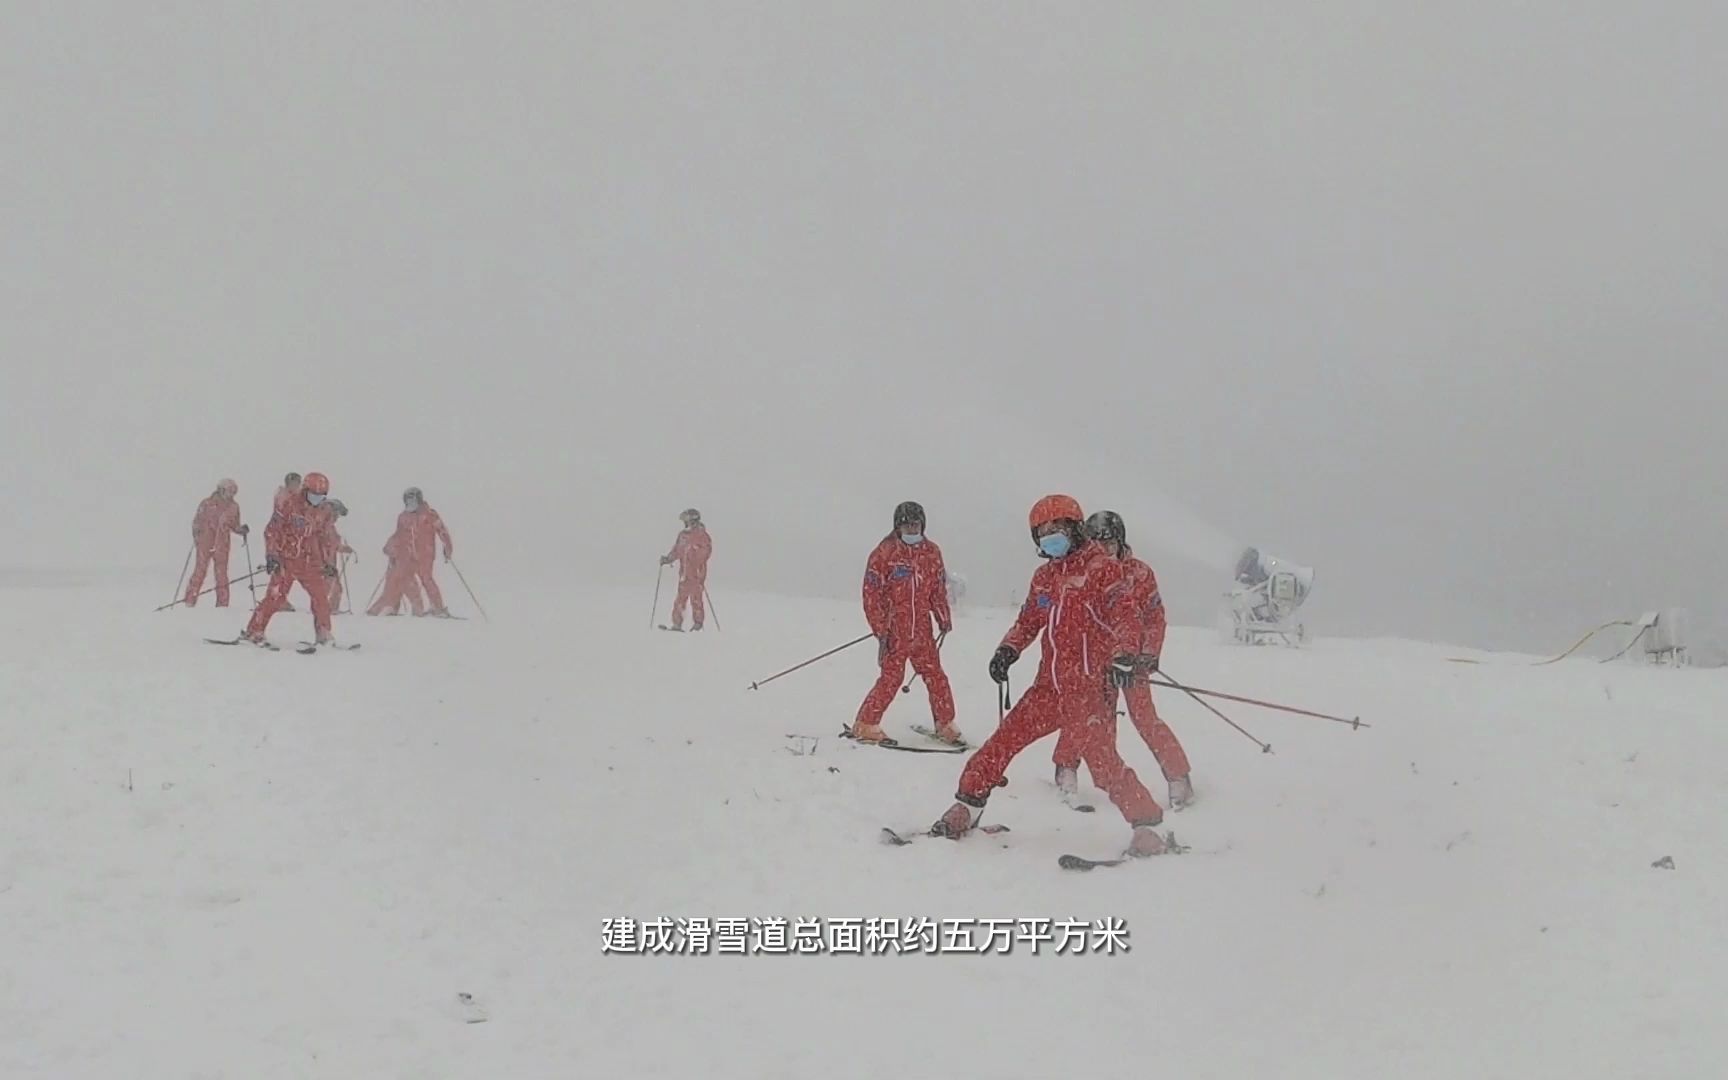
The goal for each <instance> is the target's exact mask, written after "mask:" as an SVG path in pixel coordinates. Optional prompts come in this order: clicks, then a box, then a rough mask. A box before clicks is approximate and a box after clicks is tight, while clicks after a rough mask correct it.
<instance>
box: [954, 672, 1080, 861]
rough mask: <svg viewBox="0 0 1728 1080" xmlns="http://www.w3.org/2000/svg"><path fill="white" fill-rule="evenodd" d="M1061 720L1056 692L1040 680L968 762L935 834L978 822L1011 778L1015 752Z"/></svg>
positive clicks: (961, 832)
mask: <svg viewBox="0 0 1728 1080" xmlns="http://www.w3.org/2000/svg"><path fill="white" fill-rule="evenodd" d="M1061 723H1062V717H1061V713H1060V712H1058V711H1057V699H1056V695H1055V692H1054V691H1052V690H1051V689H1049V688H1048V687H1045V686H1042V685H1040V684H1038V683H1034V684H1032V689H1030V690H1028V691H1026V693H1025V694H1024V695H1022V697H1021V698H1020V703H1019V704H1018V705H1015V706H1014V707H1013V708H1012V709H1010V710H1008V715H1007V716H1005V717H1003V719H1002V725H1001V726H1000V727H998V728H997V729H996V731H995V733H994V734H992V735H991V736H990V737H989V738H988V739H985V740H984V745H983V746H980V747H979V748H978V752H977V753H975V754H973V755H972V757H971V758H970V759H969V760H968V761H967V762H966V767H965V768H964V769H962V770H961V772H960V783H959V785H958V787H957V789H956V790H955V792H954V798H955V803H954V805H953V806H950V807H949V808H948V811H947V812H946V813H944V814H943V815H942V816H941V817H940V818H938V819H937V820H936V823H935V824H934V825H932V826H930V832H931V834H932V835H935V836H950V837H958V836H963V835H965V834H966V833H967V832H969V831H970V830H971V829H972V827H973V826H974V825H976V824H978V819H979V817H981V816H982V815H983V813H984V804H985V803H986V802H988V801H989V799H990V792H991V791H993V790H994V789H996V788H998V787H1001V786H1002V785H1004V784H1006V783H1007V782H1008V781H1007V779H1006V777H1005V775H1004V774H1005V773H1006V772H1007V770H1008V763H1009V762H1011V761H1013V760H1014V755H1016V754H1018V753H1019V752H1020V751H1022V750H1024V749H1026V748H1027V747H1028V746H1030V745H1032V744H1033V743H1034V742H1036V741H1038V740H1039V739H1041V738H1043V737H1044V736H1046V735H1048V734H1050V733H1051V732H1052V731H1055V730H1056V728H1057V727H1059V726H1060V725H1061Z"/></svg>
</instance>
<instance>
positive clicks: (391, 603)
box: [180, 472, 454, 645]
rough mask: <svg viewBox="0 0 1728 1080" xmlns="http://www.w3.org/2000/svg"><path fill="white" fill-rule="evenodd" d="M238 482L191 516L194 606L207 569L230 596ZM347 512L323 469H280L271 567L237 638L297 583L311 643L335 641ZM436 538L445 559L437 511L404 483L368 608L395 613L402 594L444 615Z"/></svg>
mask: <svg viewBox="0 0 1728 1080" xmlns="http://www.w3.org/2000/svg"><path fill="white" fill-rule="evenodd" d="M239 490H240V489H239V485H238V484H236V483H235V482H234V481H233V480H231V479H223V480H222V481H220V482H219V483H218V484H217V485H216V490H215V491H214V492H213V493H211V495H210V496H209V497H208V498H206V499H204V500H203V501H202V502H200V503H199V504H198V509H197V511H196V512H195V513H194V514H193V516H192V552H191V554H192V557H193V558H194V559H195V561H196V564H197V566H196V569H195V570H194V571H193V573H192V577H191V579H190V580H189V581H188V582H187V584H186V591H185V594H184V596H183V597H182V598H181V601H180V602H181V603H184V604H185V605H186V606H188V607H193V606H196V604H197V602H198V597H199V596H201V595H203V593H204V592H205V591H206V590H205V589H204V577H205V574H206V572H209V573H212V574H213V575H214V577H215V579H216V580H215V593H216V606H217V607H227V606H228V604H229V600H230V595H229V589H230V587H231V585H232V582H231V581H230V579H229V577H228V556H229V551H230V545H231V538H232V537H234V536H239V537H241V538H242V540H243V541H244V540H245V539H246V538H248V537H249V536H250V534H251V527H250V526H248V525H246V524H244V523H242V522H241V520H240V505H239V503H238V501H237V500H236V496H237V495H238V494H239ZM347 514H348V507H347V506H346V505H345V504H344V503H343V502H342V500H340V499H336V498H332V497H331V496H330V478H329V477H328V476H326V475H325V474H323V473H320V472H311V473H307V474H306V475H305V476H304V477H302V476H301V475H300V474H299V473H296V472H291V473H288V474H287V475H286V476H285V477H283V480H282V486H281V487H279V488H277V489H276V495H275V497H274V499H273V500H272V502H271V512H270V522H269V524H268V525H266V526H265V528H264V565H263V568H262V569H263V570H264V572H266V573H267V574H269V584H268V586H267V587H266V589H265V591H264V596H263V598H262V599H261V600H259V601H258V604H257V607H256V609H255V610H254V611H253V612H252V618H251V620H250V621H249V622H248V623H247V625H246V628H245V630H243V631H242V632H241V634H240V640H242V641H247V642H251V643H253V644H258V645H262V644H264V631H265V630H266V628H267V627H268V626H269V625H270V620H271V619H272V618H273V617H275V615H276V614H277V613H278V612H280V611H284V610H293V609H292V608H291V607H290V606H289V604H288V593H289V590H291V589H292V588H293V587H294V586H295V585H296V584H298V585H299V586H300V587H301V588H303V589H304V590H305V591H306V594H307V596H308V597H309V598H310V601H311V607H312V623H313V628H314V630H315V632H316V634H317V643H318V644H320V645H323V644H331V643H333V642H334V640H335V639H334V635H333V633H332V630H331V615H332V614H333V613H334V612H336V611H337V610H339V609H340V607H341V603H342V577H341V574H340V572H339V571H338V568H337V563H338V560H339V559H341V558H342V557H344V556H351V555H353V554H354V549H353V548H352V547H350V546H349V545H348V543H347V541H345V540H344V539H343V537H342V535H341V533H340V532H339V531H338V530H337V527H336V522H337V520H338V519H340V518H342V517H345V516H347ZM439 542H442V544H443V548H444V559H445V561H446V562H448V561H449V560H450V558H451V555H452V553H453V551H454V544H453V543H452V542H451V539H450V530H449V528H448V527H447V526H446V525H445V524H444V519H443V518H442V517H441V516H439V514H438V511H436V510H434V509H433V508H432V507H431V506H430V505H428V504H427V503H426V499H425V496H424V494H423V493H422V492H421V490H420V489H419V488H417V487H411V488H408V489H407V490H406V491H404V492H403V493H402V512H401V513H400V514H398V515H397V517H396V529H395V531H394V532H393V533H392V534H391V535H390V539H389V540H387V541H386V542H385V544H384V555H385V556H386V558H387V560H388V562H387V569H386V571H385V575H384V580H383V582H382V583H381V585H382V590H381V594H380V595H379V597H378V599H377V601H376V602H374V603H373V604H372V606H371V607H369V608H368V609H367V611H366V614H368V615H395V614H399V613H400V610H401V605H402V602H403V601H404V600H406V601H407V602H408V604H409V606H410V608H411V610H412V611H413V612H414V614H415V615H424V614H430V615H435V616H442V617H449V616H450V612H449V611H448V609H446V608H445V606H444V598H443V595H442V594H441V593H440V592H439V589H438V583H437V581H436V580H435V579H434V577H433V566H434V564H435V562H436V558H437V548H438V544H439ZM247 569H248V571H249V573H248V574H246V575H243V576H244V577H245V578H250V577H251V576H252V573H255V572H256V571H255V570H254V569H253V568H252V567H248V568H247ZM236 580H239V579H236ZM422 590H424V595H422ZM428 600H430V603H431V607H430V611H428V610H427V601H428Z"/></svg>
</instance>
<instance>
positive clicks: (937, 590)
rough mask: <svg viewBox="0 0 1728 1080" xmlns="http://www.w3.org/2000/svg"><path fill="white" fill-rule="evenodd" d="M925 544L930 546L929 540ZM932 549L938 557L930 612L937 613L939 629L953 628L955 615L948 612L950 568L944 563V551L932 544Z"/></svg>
mask: <svg viewBox="0 0 1728 1080" xmlns="http://www.w3.org/2000/svg"><path fill="white" fill-rule="evenodd" d="M924 542H925V543H926V544H930V541H928V540H926V541H924ZM930 548H931V552H932V554H934V555H935V556H936V557H935V560H934V562H935V563H936V571H935V573H934V574H933V575H931V576H932V577H933V578H934V580H933V581H932V582H931V583H930V593H931V596H930V610H931V611H934V612H935V613H936V624H937V626H938V627H939V628H945V627H951V626H953V625H954V615H953V613H952V612H950V611H949V610H948V566H947V564H946V563H944V562H943V561H942V549H941V548H939V547H937V546H936V545H934V544H930Z"/></svg>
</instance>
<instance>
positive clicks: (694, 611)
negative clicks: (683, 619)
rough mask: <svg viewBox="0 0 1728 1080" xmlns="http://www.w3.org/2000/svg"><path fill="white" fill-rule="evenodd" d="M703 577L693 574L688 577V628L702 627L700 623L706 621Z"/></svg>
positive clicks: (697, 628)
mask: <svg viewBox="0 0 1728 1080" xmlns="http://www.w3.org/2000/svg"><path fill="white" fill-rule="evenodd" d="M703 585H704V582H703V579H702V578H701V577H700V576H693V577H691V579H690V628H691V629H692V630H700V629H702V624H703V623H704V622H707V621H708V604H707V601H706V599H705V598H704V597H703V595H702V593H703Z"/></svg>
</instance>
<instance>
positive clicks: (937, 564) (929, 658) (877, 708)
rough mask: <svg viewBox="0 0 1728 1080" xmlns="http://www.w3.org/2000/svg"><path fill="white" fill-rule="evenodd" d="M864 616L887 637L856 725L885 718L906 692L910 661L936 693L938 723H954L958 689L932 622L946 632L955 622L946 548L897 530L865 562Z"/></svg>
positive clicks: (875, 631)
mask: <svg viewBox="0 0 1728 1080" xmlns="http://www.w3.org/2000/svg"><path fill="white" fill-rule="evenodd" d="M864 618H865V619H867V620H869V623H870V632H871V633H872V634H875V635H876V637H877V639H878V640H879V641H880V642H882V647H881V648H880V649H879V650H878V656H879V658H880V660H881V664H882V673H881V674H880V675H878V676H877V677H876V685H875V686H872V687H871V688H870V693H869V694H868V695H867V696H866V697H865V698H864V704H863V705H862V706H860V707H859V709H858V719H857V723H856V724H855V725H854V727H855V728H857V727H863V726H873V725H876V724H880V723H881V722H882V716H883V714H884V713H886V712H887V711H888V706H889V705H890V704H892V703H893V701H894V695H895V694H897V693H899V692H900V678H901V676H903V675H905V674H906V664H907V662H908V661H910V662H911V664H912V670H913V671H915V672H917V673H918V674H919V675H920V676H921V677H922V678H923V680H924V688H925V689H926V690H928V691H929V694H930V714H931V716H933V717H934V718H935V720H936V726H937V727H938V728H943V727H947V726H948V725H949V724H952V723H953V722H954V691H953V689H952V688H951V687H950V686H949V683H948V675H947V673H946V672H944V671H943V670H942V654H941V650H939V649H938V648H937V647H936V638H935V637H934V636H933V635H932V633H931V621H932V620H934V621H935V626H936V629H938V630H940V631H942V633H944V634H946V633H947V632H948V631H949V630H951V629H953V627H954V618H953V616H952V615H951V614H950V613H949V611H948V570H947V567H946V566H944V565H943V563H942V549H941V548H939V547H937V546H936V544H935V542H934V541H932V540H928V539H926V540H925V541H924V542H923V543H919V544H908V543H905V542H904V541H902V540H901V539H900V536H899V534H898V533H891V534H889V536H887V537H886V538H885V539H884V540H883V541H882V542H881V543H880V544H877V545H876V549H875V550H874V551H872V552H870V559H869V561H868V562H866V563H865V566H864Z"/></svg>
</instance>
